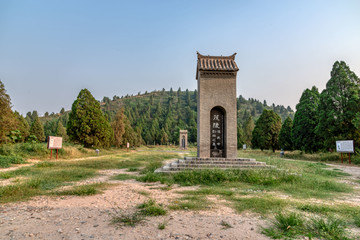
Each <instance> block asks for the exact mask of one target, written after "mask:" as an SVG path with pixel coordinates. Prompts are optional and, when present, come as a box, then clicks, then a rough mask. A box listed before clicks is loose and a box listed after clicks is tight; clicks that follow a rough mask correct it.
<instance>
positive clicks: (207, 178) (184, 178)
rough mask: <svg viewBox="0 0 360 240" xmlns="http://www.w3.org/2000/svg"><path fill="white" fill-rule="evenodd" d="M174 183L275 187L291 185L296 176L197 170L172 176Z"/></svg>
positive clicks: (265, 172) (271, 172)
mask: <svg viewBox="0 0 360 240" xmlns="http://www.w3.org/2000/svg"><path fill="white" fill-rule="evenodd" d="M172 177H173V179H174V182H176V183H179V184H181V185H184V186H191V185H197V184H202V185H214V184H221V183H226V182H244V183H250V184H261V185H267V186H271V185H276V184H279V183H282V182H287V183H293V182H295V181H297V176H296V175H292V174H287V173H286V172H284V171H278V170H273V169H269V170H239V169H234V170H220V169H209V170H198V171H184V172H179V173H175V174H173V175H172Z"/></svg>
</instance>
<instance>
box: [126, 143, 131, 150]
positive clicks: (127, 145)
mask: <svg viewBox="0 0 360 240" xmlns="http://www.w3.org/2000/svg"><path fill="white" fill-rule="evenodd" d="M129 147H130V143H126V148H127V150H128V151H129Z"/></svg>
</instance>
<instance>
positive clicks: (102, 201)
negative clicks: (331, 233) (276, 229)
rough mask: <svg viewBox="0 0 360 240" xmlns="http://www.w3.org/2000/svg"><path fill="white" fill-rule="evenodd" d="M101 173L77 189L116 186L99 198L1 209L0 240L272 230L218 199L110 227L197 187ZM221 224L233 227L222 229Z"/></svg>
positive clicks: (354, 174)
mask: <svg viewBox="0 0 360 240" xmlns="http://www.w3.org/2000/svg"><path fill="white" fill-rule="evenodd" d="M35 162H36V161H34V162H32V163H30V164H34V163H35ZM23 166H24V165H22V166H17V167H14V168H11V170H14V169H16V168H19V167H23ZM25 166H29V164H27V165H25ZM330 166H331V167H333V168H338V169H342V170H343V171H345V172H347V173H349V174H351V177H350V178H353V179H360V168H359V167H352V166H339V165H334V166H333V165H330ZM99 173H100V174H101V175H100V176H97V177H95V178H92V179H87V180H85V181H81V182H78V183H77V185H81V184H90V183H98V182H107V183H111V184H113V186H111V187H110V188H108V189H107V190H105V191H103V192H102V193H101V194H97V195H93V196H86V197H84V196H65V197H49V196H40V197H36V198H33V199H32V200H30V201H27V202H20V203H19V202H18V203H10V204H5V205H2V206H0V239H55V240H56V239H79V240H80V239H131V240H132V239H259V240H261V239H269V238H268V237H266V236H264V235H262V234H261V233H260V232H261V227H267V226H268V225H269V223H268V222H267V221H266V220H264V219H261V218H260V217H259V216H257V215H254V214H251V213H246V212H245V213H242V214H237V213H235V211H234V210H233V209H232V208H230V207H228V206H227V202H226V201H224V200H219V199H217V198H216V197H209V198H208V200H209V201H210V202H213V203H214V204H212V207H210V208H209V209H207V210H206V211H169V213H168V214H167V215H166V216H161V217H148V218H146V219H145V220H144V221H142V222H141V223H140V224H138V225H136V226H135V227H129V226H123V225H119V224H112V223H111V220H112V217H113V216H114V215H116V214H119V212H122V213H128V214H130V213H133V212H134V211H135V210H136V206H137V205H138V204H140V203H143V202H145V201H146V200H148V199H150V198H151V199H154V200H155V201H156V202H157V203H161V204H164V205H165V206H167V205H169V204H171V203H172V202H173V201H175V200H176V199H177V198H179V197H181V195H180V194H179V193H178V191H182V190H190V189H195V188H196V187H180V186H173V187H172V188H171V189H170V190H168V191H164V190H161V189H160V188H161V187H164V186H165V185H161V184H160V183H155V184H145V183H140V182H137V181H135V180H126V181H116V180H110V177H111V176H114V175H116V174H119V173H125V170H119V169H113V170H103V171H99ZM126 173H127V174H137V173H131V172H126ZM20 180H21V179H20ZM0 182H1V183H2V185H4V183H5V182H6V184H11V181H9V180H2V181H0ZM0 185H1V184H0ZM348 200H350V199H348ZM355 202H356V201H355ZM222 221H224V222H226V223H228V224H229V226H231V227H230V228H224V226H222V225H221V222H222ZM159 224H164V225H165V229H163V230H160V229H159V228H158V225H159Z"/></svg>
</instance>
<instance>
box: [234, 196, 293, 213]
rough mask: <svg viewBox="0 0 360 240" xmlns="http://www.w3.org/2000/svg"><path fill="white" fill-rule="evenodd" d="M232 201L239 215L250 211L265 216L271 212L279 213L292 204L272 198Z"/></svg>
mask: <svg viewBox="0 0 360 240" xmlns="http://www.w3.org/2000/svg"><path fill="white" fill-rule="evenodd" d="M232 201H233V203H234V208H235V209H236V210H237V211H238V212H239V213H241V212H243V211H246V210H250V211H252V212H256V213H259V214H263V215H264V214H267V213H269V212H279V211H281V210H283V209H284V208H285V207H286V206H287V205H289V204H290V203H289V201H286V200H282V199H278V198H274V197H271V196H263V197H246V198H232Z"/></svg>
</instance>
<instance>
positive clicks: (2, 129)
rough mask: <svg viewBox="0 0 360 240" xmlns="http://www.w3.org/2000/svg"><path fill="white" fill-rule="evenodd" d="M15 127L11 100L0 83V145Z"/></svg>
mask: <svg viewBox="0 0 360 240" xmlns="http://www.w3.org/2000/svg"><path fill="white" fill-rule="evenodd" d="M15 127H16V119H15V117H14V114H13V112H12V110H11V99H10V96H9V95H8V94H7V93H6V90H5V86H4V84H3V83H2V82H1V81H0V144H2V143H5V142H7V141H8V140H9V139H8V137H7V135H8V134H9V133H10V131H11V130H13V129H15Z"/></svg>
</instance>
